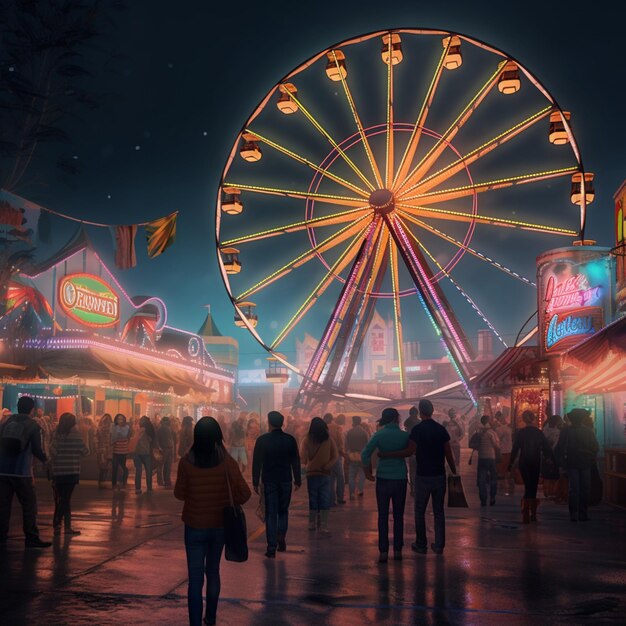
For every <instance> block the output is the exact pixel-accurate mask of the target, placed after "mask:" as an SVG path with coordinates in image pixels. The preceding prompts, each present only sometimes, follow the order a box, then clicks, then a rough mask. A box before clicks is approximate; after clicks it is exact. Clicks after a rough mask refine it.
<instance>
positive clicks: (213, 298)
mask: <svg viewBox="0 0 626 626" xmlns="http://www.w3.org/2000/svg"><path fill="white" fill-rule="evenodd" d="M127 5H128V6H127V7H126V9H125V10H124V11H123V12H122V13H120V14H118V15H117V16H116V18H115V19H116V23H117V24H116V26H115V27H114V28H113V29H112V30H110V32H109V35H108V37H107V38H106V39H103V40H102V41H101V42H100V45H101V46H103V47H104V48H106V49H110V50H111V51H114V52H115V53H116V54H117V55H119V58H118V59H117V60H116V61H115V63H114V64H112V67H113V66H114V67H115V68H116V69H117V70H118V71H116V72H111V71H108V70H107V69H102V70H98V71H97V72H96V80H97V82H98V85H97V87H98V89H99V90H101V91H105V92H107V94H109V95H108V96H107V99H106V102H105V105H104V106H103V107H102V108H101V109H99V110H97V111H95V112H93V113H89V112H86V113H84V114H83V115H82V119H80V120H77V121H76V122H74V123H73V126H72V129H71V130H72V136H73V140H74V144H73V146H72V148H71V150H73V151H74V153H75V155H76V156H77V157H78V159H77V160H78V162H79V163H80V165H81V172H80V173H79V174H78V175H76V176H75V177H74V178H73V179H72V180H71V183H70V185H69V186H68V185H66V184H63V183H61V182H59V181H58V180H57V179H56V177H55V175H54V173H52V172H50V173H49V174H46V171H45V165H42V164H40V165H39V166H38V167H39V168H40V169H41V171H42V172H43V178H42V180H44V181H45V184H43V185H42V184H37V185H31V186H30V187H27V188H22V189H20V190H19V191H20V192H21V193H22V195H24V196H26V197H28V198H30V199H32V200H33V201H35V202H39V203H41V204H43V205H44V206H49V207H50V208H52V209H55V210H59V211H63V212H65V213H68V214H70V215H73V216H76V217H81V218H84V219H89V220H96V221H105V222H108V223H113V224H115V223H130V222H142V221H146V220H149V219H152V218H156V217H160V216H162V215H166V214H168V213H170V212H171V211H173V210H179V211H180V215H179V223H178V238H177V241H176V244H175V245H174V246H173V247H172V248H170V249H169V250H168V251H167V252H166V253H165V254H163V255H162V256H161V257H159V258H157V259H154V260H149V259H147V257H146V255H145V249H144V246H142V245H141V237H142V235H141V234H140V235H139V236H138V240H137V241H138V243H139V244H140V245H138V251H139V254H138V266H137V267H136V268H134V269H132V270H129V271H126V272H124V273H123V274H122V275H121V276H120V279H121V280H122V282H123V283H124V284H125V285H126V287H127V289H128V291H129V293H131V294H150V295H156V296H160V297H162V298H164V299H165V301H166V303H167V306H168V310H169V315H170V323H172V324H174V325H177V326H180V327H183V328H186V329H189V330H194V331H195V330H197V329H198V328H199V326H200V324H201V323H202V321H203V319H204V313H205V312H204V310H203V308H202V305H204V304H208V303H210V304H211V306H212V312H213V314H214V316H215V319H216V322H217V324H218V326H219V328H220V329H221V330H222V332H223V333H227V334H228V333H231V334H233V335H234V336H235V337H236V338H237V339H238V340H239V342H240V349H241V362H242V366H244V367H246V366H252V365H253V364H254V361H255V359H259V358H264V357H265V356H266V355H265V354H264V353H262V350H261V348H260V347H259V346H258V344H257V343H256V342H255V341H254V340H252V339H251V338H249V337H248V335H247V333H246V332H245V331H240V330H238V329H235V328H234V326H233V324H232V316H233V310H232V307H231V305H230V302H229V301H228V298H227V297H226V294H225V291H224V288H223V285H222V282H221V278H220V276H219V273H218V270H217V262H216V254H215V236H214V211H215V199H216V194H217V188H218V185H219V180H220V175H221V172H222V169H223V167H224V163H225V161H226V158H227V156H228V153H229V151H230V149H231V147H232V144H233V142H234V140H235V137H236V136H237V133H238V132H239V130H240V128H241V127H242V125H243V123H244V122H245V120H246V119H247V118H248V116H249V115H250V113H251V112H252V110H253V109H254V107H255V106H256V105H257V103H258V102H259V101H260V100H261V98H262V97H263V96H264V95H265V93H266V92H267V91H268V90H269V89H270V88H271V87H272V86H273V85H274V84H275V83H276V82H277V81H279V80H280V79H281V77H282V76H283V75H285V74H286V73H287V72H289V71H290V70H291V69H293V68H294V67H296V66H297V65H299V64H300V63H302V62H303V61H305V60H306V59H307V58H308V57H310V56H312V55H313V54H315V53H317V52H319V51H320V50H322V49H325V48H327V47H329V46H330V45H331V44H333V43H336V42H339V41H342V40H344V39H347V38H350V37H354V36H357V35H359V34H362V33H366V32H370V31H374V30H381V29H384V28H394V27H395V28H400V27H427V28H441V29H445V30H451V31H458V32H460V33H464V34H467V35H469V36H472V37H475V38H477V39H481V40H484V41H486V42H488V43H491V44H493V45H494V46H495V47H497V48H500V49H502V50H505V51H507V52H508V53H510V54H511V55H512V56H513V57H515V58H517V59H519V61H520V62H521V63H523V64H524V65H525V66H526V67H527V68H529V69H530V70H531V71H532V72H533V73H534V74H535V75H536V76H537V77H538V78H539V79H540V81H541V82H542V83H543V84H544V85H546V86H547V87H548V89H549V90H550V91H551V93H552V94H553V95H554V97H555V98H556V100H557V101H558V102H559V104H560V105H561V106H562V108H564V109H566V110H570V111H571V112H572V126H573V129H574V132H575V134H576V138H577V140H578V144H579V146H580V148H581V151H582V158H583V162H584V164H585V169H586V170H587V171H593V172H595V174H596V178H595V187H596V199H595V202H594V203H593V205H592V206H591V207H590V212H589V218H588V222H587V233H586V234H587V236H588V237H591V238H593V239H596V240H597V241H598V244H599V245H609V246H610V245H613V237H614V234H613V217H612V216H613V201H612V195H613V193H614V192H615V191H616V189H617V188H618V186H619V185H620V184H621V182H622V181H623V179H624V178H625V177H626V166H625V164H624V160H623V155H624V145H626V121H625V119H624V114H623V108H624V107H623V96H624V91H625V89H624V76H625V75H626V73H625V71H624V69H625V68H624V65H625V58H626V56H625V55H624V53H623V50H622V47H623V25H622V21H621V20H620V19H618V16H617V15H613V14H612V11H614V9H611V8H610V4H609V3H608V2H595V3H592V4H590V3H580V2H579V3H570V4H569V5H568V6H565V5H563V4H561V3H554V4H553V5H551V4H550V3H545V2H520V3H501V4H497V3H493V2H472V3H469V2H445V1H440V2H432V3H421V2H415V1H413V2H400V1H398V2H393V3H384V2H372V1H371V0H360V1H358V2H357V1H349V2H348V1H339V2H331V3H308V4H307V3H295V2H271V1H270V2H256V3H251V2H246V3H230V2H229V3H223V4H222V5H217V4H215V3H211V6H210V5H209V3H208V2H199V1H196V2H183V3H172V2H164V1H161V0H154V1H151V2H145V1H144V2H134V1H133V2H128V3H127ZM527 169H528V171H532V169H533V168H532V164H531V166H530V167H529V168H527ZM71 229H72V227H71V226H70V225H68V224H61V223H59V222H58V221H55V230H54V233H55V237H56V242H58V243H61V242H62V241H63V240H64V239H65V238H67V237H68V236H69V235H70V234H71ZM89 233H90V235H91V236H92V238H93V240H94V243H95V244H96V247H97V249H98V251H99V252H100V253H101V254H102V256H103V257H104V258H105V260H107V261H111V260H112V257H113V248H112V243H111V236H110V234H109V233H108V232H107V231H106V230H104V229H102V230H100V231H98V230H97V229H90V231H89ZM554 243H555V244H558V245H566V244H567V243H569V242H567V241H566V240H559V241H558V242H557V241H555V242H554ZM524 253H525V251H524V250H521V249H519V250H512V251H511V250H509V251H508V252H507V257H506V260H507V261H508V262H509V263H515V262H516V260H517V259H518V258H519V259H521V258H522V256H523V255H524ZM518 255H519V256H518ZM525 263H526V264H528V259H526V260H525ZM531 264H532V262H531ZM487 271H490V270H487ZM532 305H533V296H532V294H531V295H530V296H527V300H526V301H524V302H519V303H518V302H514V303H511V302H510V301H509V302H502V304H501V311H500V314H499V315H497V316H496V317H498V318H499V320H498V321H502V322H504V324H505V328H504V332H505V333H506V334H507V335H508V336H509V338H510V337H511V335H513V336H514V335H515V334H516V332H517V330H518V326H519V324H518V322H517V319H518V318H520V317H521V318H522V319H523V318H525V317H526V315H525V312H526V311H530V310H532ZM511 306H513V307H515V308H519V309H520V311H519V315H518V316H517V317H515V321H514V322H513V321H511V323H510V325H509V327H506V319H507V315H506V308H507V307H511Z"/></svg>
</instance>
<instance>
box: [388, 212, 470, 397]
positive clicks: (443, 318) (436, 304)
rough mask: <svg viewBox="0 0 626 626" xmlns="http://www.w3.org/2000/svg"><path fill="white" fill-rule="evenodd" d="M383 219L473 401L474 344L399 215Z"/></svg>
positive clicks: (419, 297)
mask: <svg viewBox="0 0 626 626" xmlns="http://www.w3.org/2000/svg"><path fill="white" fill-rule="evenodd" d="M383 219H384V220H385V223H386V224H387V227H388V228H389V230H390V232H391V236H392V237H393V240H394V242H395V244H396V246H397V248H398V251H399V253H400V254H401V256H402V259H403V261H404V264H405V266H406V269H407V271H408V272H409V274H410V276H411V279H412V281H413V284H414V285H415V287H416V290H417V296H418V299H419V301H420V304H421V305H422V307H423V308H424V311H425V312H426V314H427V316H428V318H429V319H430V321H431V323H432V325H433V327H434V328H435V332H436V333H437V335H438V337H439V338H440V339H441V341H442V345H443V347H444V350H445V352H446V354H447V355H448V359H449V360H450V363H452V365H453V367H454V368H455V370H456V372H457V374H458V376H459V378H460V379H461V381H462V382H463V386H464V387H465V391H466V393H468V394H469V396H470V398H473V395H472V393H471V390H470V388H469V381H470V376H471V371H470V364H471V362H472V356H471V352H472V347H471V344H470V343H469V341H468V340H467V337H466V336H465V333H464V332H463V330H462V329H461V326H460V325H459V323H458V320H457V319H456V317H455V315H454V313H453V312H452V308H451V307H450V304H449V303H448V301H447V298H446V297H445V295H444V293H443V291H442V290H441V287H439V285H438V284H437V283H436V282H434V281H433V280H432V278H433V274H432V271H431V270H430V268H429V266H428V263H427V262H426V259H425V258H424V255H423V254H422V253H421V251H420V249H419V246H416V245H415V244H414V243H413V242H412V240H411V238H410V237H409V235H408V234H407V232H406V231H405V229H404V228H403V226H402V223H401V222H400V220H399V219H398V218H397V216H394V215H383Z"/></svg>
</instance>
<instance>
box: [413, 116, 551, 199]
mask: <svg viewBox="0 0 626 626" xmlns="http://www.w3.org/2000/svg"><path fill="white" fill-rule="evenodd" d="M551 110H552V107H551V106H547V107H545V108H544V109H541V111H537V112H536V113H535V114H534V115H531V116H530V117H528V118H526V119H525V120H523V121H522V122H520V123H519V124H516V125H515V126H512V127H511V128H509V129H508V130H505V131H504V132H503V133H500V134H499V135H497V136H495V137H493V138H492V139H490V140H489V141H487V142H485V143H484V144H482V145H481V146H479V147H478V148H475V149H474V150H472V151H471V152H468V153H467V154H466V155H465V156H462V157H459V158H458V159H457V160H456V161H454V162H452V163H450V165H447V166H446V167H443V168H441V169H440V170H438V171H437V172H435V173H433V174H431V175H430V176H428V177H426V178H424V179H422V180H420V181H419V182H417V183H415V184H414V185H413V186H411V187H409V188H408V189H405V190H404V191H403V193H405V194H407V193H409V192H410V191H413V190H417V191H418V192H419V193H424V192H426V191H428V190H430V189H432V188H433V187H436V186H437V185H439V184H441V183H442V182H444V181H446V180H448V179H449V178H451V177H452V176H454V175H455V174H457V173H458V172H460V171H461V170H463V169H465V168H466V167H467V166H469V165H471V164H472V163H475V162H476V161H478V160H479V159H481V158H482V157H484V156H485V155H487V154H489V153H490V152H491V151H492V150H495V149H496V148H498V147H499V146H501V145H503V144H505V143H506V142H507V141H510V140H511V139H513V138H514V137H517V135H519V134H520V133H522V132H524V131H525V130H527V129H528V128H531V127H532V126H534V125H535V124H536V123H537V122H539V121H540V120H543V119H545V118H546V117H547V116H548V115H549V114H550V111H551Z"/></svg>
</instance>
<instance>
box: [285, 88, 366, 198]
mask: <svg viewBox="0 0 626 626" xmlns="http://www.w3.org/2000/svg"><path fill="white" fill-rule="evenodd" d="M289 97H290V98H291V99H292V100H293V101H294V102H295V103H296V104H297V105H298V107H299V110H301V111H302V113H303V114H304V116H305V117H306V118H307V119H308V120H309V122H311V124H312V125H313V126H314V127H315V129H316V130H317V131H319V132H320V133H321V134H322V135H323V136H324V137H326V139H327V140H328V142H329V143H330V145H331V146H332V147H333V148H334V149H335V150H337V152H338V153H339V155H340V156H341V158H342V159H343V160H344V161H345V162H346V163H347V164H348V165H349V166H350V168H351V169H352V171H353V172H354V173H355V174H356V175H357V176H358V177H359V178H360V179H361V180H362V181H363V182H364V183H365V185H366V186H367V187H368V188H369V189H370V190H371V191H374V186H373V185H372V183H371V182H370V181H369V180H368V179H367V177H366V176H365V174H363V172H362V171H361V170H360V169H359V168H358V167H357V166H356V165H355V164H354V162H353V161H352V159H351V158H350V157H349V156H348V155H347V154H346V153H345V152H344V151H343V150H342V149H341V148H340V147H339V144H338V143H337V142H336V141H335V140H334V139H333V138H332V137H331V136H330V135H329V134H328V132H327V131H326V129H324V127H323V126H322V125H321V124H320V123H319V122H318V121H317V120H316V119H315V118H314V117H313V115H311V113H310V112H309V111H308V109H307V108H306V107H305V106H304V105H303V104H302V102H300V100H299V99H298V98H297V96H296V95H295V94H293V93H291V92H289Z"/></svg>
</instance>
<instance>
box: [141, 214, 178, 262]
mask: <svg viewBox="0 0 626 626" xmlns="http://www.w3.org/2000/svg"><path fill="white" fill-rule="evenodd" d="M177 217H178V211H175V212H174V213H170V215H168V216H166V217H161V218H159V219H158V220H154V221H153V222H149V223H148V224H146V242H147V246H148V256H149V257H150V258H154V257H155V256H159V254H162V253H163V252H165V250H167V248H169V247H170V245H171V244H172V243H174V240H175V239H176V218H177Z"/></svg>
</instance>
